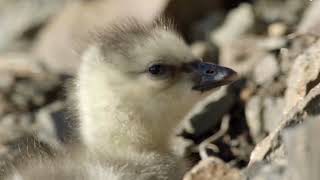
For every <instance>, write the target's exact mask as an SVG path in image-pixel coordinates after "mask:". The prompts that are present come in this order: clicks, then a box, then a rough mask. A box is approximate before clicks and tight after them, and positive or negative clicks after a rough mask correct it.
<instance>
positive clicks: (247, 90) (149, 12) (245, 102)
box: [0, 0, 320, 179]
mask: <svg viewBox="0 0 320 180" xmlns="http://www.w3.org/2000/svg"><path fill="white" fill-rule="evenodd" d="M319 9H320V2H319V1H317V0H313V1H309V0H153V1H151V0H0V179H1V175H2V174H4V172H5V171H7V170H8V169H10V168H11V167H13V166H14V165H15V163H17V162H19V161H20V160H21V159H23V157H27V156H28V155H30V154H33V151H36V152H38V153H43V154H52V153H53V152H54V151H56V150H60V149H63V147H64V146H66V145H67V144H72V143H76V142H75V141H74V139H76V138H74V137H77V132H76V130H75V129H74V125H75V124H76V121H75V120H74V118H73V117H72V115H70V113H68V103H67V97H66V93H65V87H66V86H68V84H70V80H71V79H72V77H73V76H74V75H75V73H76V71H77V68H78V65H79V63H80V60H79V58H78V56H77V53H79V52H81V51H83V49H84V48H85V42H86V38H87V37H86V36H85V35H84V34H86V32H87V31H88V30H89V29H90V27H94V26H99V25H100V26H101V25H103V26H105V25H107V24H110V23H112V22H114V21H118V20H121V19H123V18H127V17H135V18H138V19H140V20H141V21H146V22H151V21H153V20H154V19H156V18H157V17H159V16H166V17H169V18H171V19H173V20H174V22H175V24H176V26H177V30H178V31H179V32H181V34H182V35H183V37H184V39H185V40H186V42H187V43H188V44H189V45H190V46H191V48H192V51H193V53H194V54H195V55H196V56H198V57H201V58H203V59H204V60H206V61H211V62H215V63H219V64H222V65H224V66H228V67H231V68H233V69H235V70H236V71H237V72H238V73H239V74H240V76H241V78H240V80H239V81H238V82H236V83H234V84H232V85H230V86H229V87H224V88H222V89H221V90H220V91H219V93H218V94H216V95H214V96H210V97H209V98H208V99H207V100H205V101H204V102H203V103H202V104H201V105H199V107H197V108H196V109H195V111H194V112H193V113H192V114H191V115H190V116H188V117H187V122H186V124H185V125H184V127H183V128H181V130H180V131H179V132H178V133H177V134H178V137H179V138H178V139H177V142H174V143H175V144H176V148H177V151H178V152H179V153H182V154H183V155H184V156H186V157H188V158H189V159H191V160H192V162H193V164H196V163H197V162H198V161H199V160H200V159H201V157H200V154H199V151H200V152H201V151H203V152H202V153H204V154H206V155H209V156H211V155H212V156H215V157H217V158H218V159H220V160H221V162H220V161H219V162H220V163H221V164H228V168H230V167H232V168H234V169H235V170H237V171H238V170H240V169H248V168H247V165H248V163H249V161H250V155H251V152H252V151H253V150H254V148H255V147H256V145H257V144H258V143H259V142H261V141H262V140H263V139H264V138H265V137H266V136H268V135H269V134H272V136H271V137H270V136H268V137H269V141H268V142H269V144H267V145H266V144H262V145H261V146H263V147H262V148H260V150H261V149H263V152H261V151H254V152H257V153H254V154H253V155H251V156H252V157H251V162H252V161H254V162H256V161H258V160H259V161H265V160H266V161H267V164H268V163H269V164H270V163H275V162H277V163H278V162H281V163H278V164H276V165H277V166H276V167H278V166H281V167H286V165H287V164H288V163H287V162H288V159H287V153H286V152H287V151H286V149H285V148H284V149H283V147H282V144H283V142H282V140H281V138H278V137H280V135H279V134H280V133H279V132H280V130H282V129H283V128H286V127H287V126H288V125H290V126H293V124H298V123H293V124H292V123H291V122H293V121H294V122H296V121H295V119H294V118H293V117H295V118H297V117H299V118H300V117H301V118H302V114H304V116H303V118H302V119H303V120H299V123H300V122H302V121H304V119H305V118H306V117H308V112H309V111H308V110H309V109H310V108H314V107H319V101H320V100H319V99H320V98H319V99H317V98H316V97H318V95H319V94H320V93H318V94H317V92H314V93H313V94H312V97H309V96H311V95H310V92H313V91H312V90H313V89H314V87H316V86H317V84H318V83H319V82H320V52H319V51H320V44H319V42H318V37H319V35H320V11H319ZM173 48H174V47H173ZM311 101H312V103H313V105H312V106H308V103H309V102H311ZM303 103H304V104H303ZM299 104H300V105H299ZM301 104H303V105H301ZM308 108H309V109H308ZM319 111H320V110H319V108H318V109H313V110H312V112H313V114H312V117H317V116H318V114H319ZM290 113H291V114H290ZM305 114H307V116H306V115H305ZM299 118H298V119H299ZM281 122H285V123H281ZM288 122H290V123H288ZM297 122H298V121H297ZM284 124H285V125H284ZM281 132H282V131H281ZM278 135H279V136H278ZM270 139H271V140H270ZM274 139H276V140H274ZM279 139H280V140H279ZM275 142H276V143H275ZM274 144H276V145H275V146H274ZM291 144H292V143H291ZM293 144H294V143H293ZM280 147H282V148H280ZM39 148H40V149H42V151H41V152H39V151H38V149H39ZM256 149H257V148H256ZM259 153H260V154H259ZM202 158H203V157H202ZM252 159H253V160H252ZM251 162H250V164H251ZM254 162H252V163H254ZM282 162H285V163H282ZM218 164H219V163H218ZM283 164H284V165H283ZM229 166H230V167H229ZM266 166H267V165H264V166H261V167H266ZM259 167H260V166H259ZM272 167H274V166H272ZM222 168H226V167H224V166H223V167H222ZM228 168H227V169H228ZM271 169H272V168H271ZM248 171H249V170H248ZM228 172H229V171H228ZM258 172H260V171H258V170H254V175H250V176H260V175H261V174H259V173H258ZM250 173H252V172H250ZM250 173H248V174H250ZM248 176H249V175H248ZM279 176H280V175H279Z"/></svg>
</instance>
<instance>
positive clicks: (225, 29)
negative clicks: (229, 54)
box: [210, 4, 254, 46]
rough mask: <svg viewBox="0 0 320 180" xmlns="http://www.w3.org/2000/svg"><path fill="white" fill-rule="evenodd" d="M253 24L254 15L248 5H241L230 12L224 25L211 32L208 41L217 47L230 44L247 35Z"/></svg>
mask: <svg viewBox="0 0 320 180" xmlns="http://www.w3.org/2000/svg"><path fill="white" fill-rule="evenodd" d="M253 24H254V14H253V10H252V7H251V5H250V4H241V5H239V7H237V8H236V9H234V10H232V11H231V12H230V13H229V14H228V16H227V17H226V20H225V22H224V24H223V25H222V26H221V27H220V28H219V29H217V30H215V31H213V32H212V33H211V35H210V39H211V41H212V42H213V43H215V44H217V45H218V46H222V45H223V44H226V43H227V44H228V43H231V42H232V41H233V40H236V39H238V38H239V37H241V36H242V35H244V34H245V33H247V32H248V31H249V30H250V29H251V28H252V26H253Z"/></svg>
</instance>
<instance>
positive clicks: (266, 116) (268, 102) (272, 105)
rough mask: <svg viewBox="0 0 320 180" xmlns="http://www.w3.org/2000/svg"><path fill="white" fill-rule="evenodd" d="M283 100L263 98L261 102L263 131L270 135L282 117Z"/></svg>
mask: <svg viewBox="0 0 320 180" xmlns="http://www.w3.org/2000/svg"><path fill="white" fill-rule="evenodd" d="M283 106H284V100H283V98H280V97H265V99H264V101H263V107H264V110H263V124H264V125H263V129H264V130H265V131H266V132H268V133H270V132H272V131H273V130H274V129H276V127H277V126H278V125H279V124H280V122H281V118H282V117H283V115H284V114H283Z"/></svg>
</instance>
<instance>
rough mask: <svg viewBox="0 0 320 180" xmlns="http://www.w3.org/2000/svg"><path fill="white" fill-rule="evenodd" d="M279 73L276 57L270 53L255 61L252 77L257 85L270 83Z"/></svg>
mask: <svg viewBox="0 0 320 180" xmlns="http://www.w3.org/2000/svg"><path fill="white" fill-rule="evenodd" d="M279 73H280V68H279V65H278V62H277V60H276V57H275V56H274V55H271V54H270V55H268V56H266V57H265V58H263V59H261V60H260V61H259V62H258V63H257V65H256V67H255V69H254V71H253V78H254V80H255V82H256V83H257V84H259V85H264V84H270V83H271V82H272V81H273V80H274V79H275V77H276V76H277V75H278V74H279Z"/></svg>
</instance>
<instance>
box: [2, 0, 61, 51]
mask: <svg viewBox="0 0 320 180" xmlns="http://www.w3.org/2000/svg"><path fill="white" fill-rule="evenodd" d="M65 1H66V0H28V1H24V0H10V1H1V2H0V27H1V28H0V39H1V41H0V52H4V51H5V50H8V49H12V46H13V45H14V44H15V42H16V41H17V40H18V39H19V38H21V36H22V35H23V33H26V32H28V31H29V30H32V28H36V27H37V26H39V25H41V24H43V23H45V22H46V21H47V20H48V18H50V17H51V16H52V15H54V14H55V13H56V12H57V11H58V10H59V9H61V7H62V6H63V4H64V3H65ZM29 46H30V45H29Z"/></svg>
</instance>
